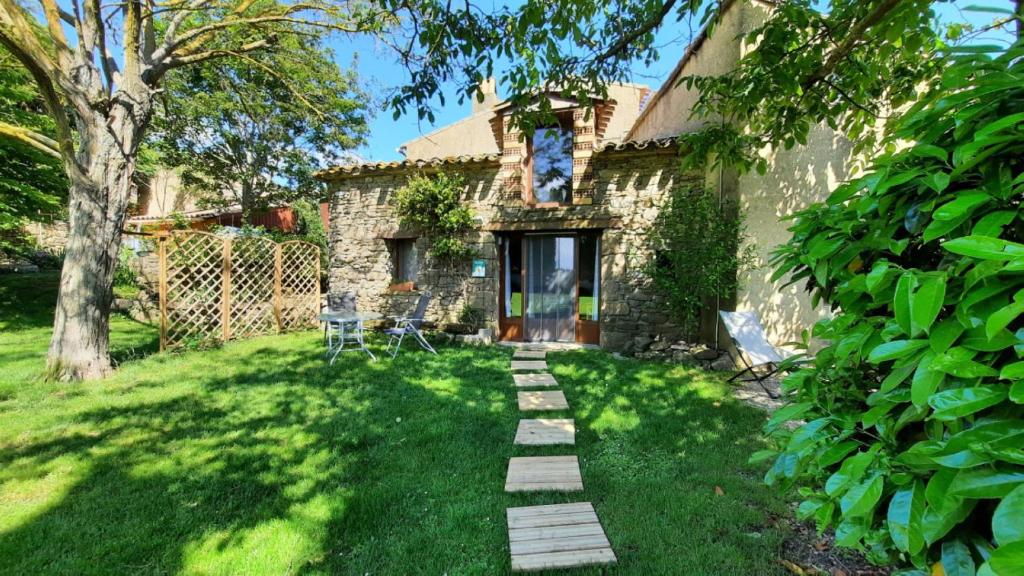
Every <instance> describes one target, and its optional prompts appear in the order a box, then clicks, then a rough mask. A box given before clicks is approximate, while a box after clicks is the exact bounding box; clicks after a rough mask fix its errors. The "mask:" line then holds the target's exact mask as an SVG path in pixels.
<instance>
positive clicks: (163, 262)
mask: <svg viewBox="0 0 1024 576" xmlns="http://www.w3.org/2000/svg"><path fill="white" fill-rule="evenodd" d="M156 246H157V252H156V253H157V267H158V270H157V279H158V280H157V292H158V293H159V295H160V296H159V297H160V351H161V352H163V351H164V350H166V349H167V236H164V235H160V236H158V237H157V244H156Z"/></svg>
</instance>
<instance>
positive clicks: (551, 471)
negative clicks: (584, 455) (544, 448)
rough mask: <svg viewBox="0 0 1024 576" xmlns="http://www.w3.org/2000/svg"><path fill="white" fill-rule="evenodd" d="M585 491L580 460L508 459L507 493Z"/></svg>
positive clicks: (560, 458)
mask: <svg viewBox="0 0 1024 576" xmlns="http://www.w3.org/2000/svg"><path fill="white" fill-rule="evenodd" d="M540 490H554V491H559V492H572V491H576V490H583V476H582V475H580V461H579V458H577V457H575V456H528V457H525V458H522V457H520V458H509V459H508V475H507V476H506V477H505V492H536V491H540Z"/></svg>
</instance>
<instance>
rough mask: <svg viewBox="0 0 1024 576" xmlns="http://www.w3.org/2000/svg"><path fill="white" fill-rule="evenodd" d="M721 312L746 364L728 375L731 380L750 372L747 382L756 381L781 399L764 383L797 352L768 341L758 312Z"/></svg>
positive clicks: (741, 358)
mask: <svg viewBox="0 0 1024 576" xmlns="http://www.w3.org/2000/svg"><path fill="white" fill-rule="evenodd" d="M718 315H719V316H720V317H721V318H722V322H723V323H724V324H725V329H726V331H728V332H729V338H730V339H731V340H732V343H733V346H735V347H736V351H737V352H738V353H739V354H738V356H739V361H740V362H741V363H742V364H743V365H744V366H745V367H744V368H743V370H740V371H739V372H737V373H736V374H734V375H733V376H732V378H729V382H732V381H734V380H736V379H738V378H740V377H741V376H743V375H744V374H749V375H750V377H748V378H744V379H743V381H744V382H757V383H758V384H760V385H761V388H763V389H764V391H765V393H767V394H768V396H769V397H771V398H778V397H779V395H778V394H777V393H775V392H773V391H771V390H769V389H768V387H767V386H766V385H765V380H767V379H769V378H771V377H772V376H774V375H776V374H777V373H779V371H780V370H782V369H784V368H785V367H787V366H788V365H789V364H792V361H788V362H787V359H789V358H792V357H794V356H796V354H795V353H793V352H790V351H788V350H784V349H781V348H776V347H775V346H772V345H771V343H770V342H768V338H767V337H766V336H765V333H764V326H761V321H760V320H758V319H757V314H756V313H754V312H727V311H725V310H719V311H718ZM794 360H795V358H794Z"/></svg>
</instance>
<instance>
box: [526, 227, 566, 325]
mask: <svg viewBox="0 0 1024 576" xmlns="http://www.w3.org/2000/svg"><path fill="white" fill-rule="evenodd" d="M525 240H526V291H527V293H526V338H527V340H531V341H535V342H536V341H547V342H574V341H575V340H576V238H575V237H573V236H555V235H543V236H527V237H526V239H525Z"/></svg>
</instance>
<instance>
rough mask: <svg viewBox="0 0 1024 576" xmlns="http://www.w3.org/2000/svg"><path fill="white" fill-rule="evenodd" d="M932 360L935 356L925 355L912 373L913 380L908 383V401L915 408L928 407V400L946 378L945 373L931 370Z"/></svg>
mask: <svg viewBox="0 0 1024 576" xmlns="http://www.w3.org/2000/svg"><path fill="white" fill-rule="evenodd" d="M934 358H935V355H934V354H933V353H931V352H929V353H928V354H925V355H924V356H923V357H922V358H921V361H920V362H919V363H918V364H917V368H916V370H915V371H914V379H913V380H911V383H910V400H911V402H913V403H914V405H915V406H926V405H928V398H930V397H931V395H932V394H934V393H935V391H936V390H938V388H939V384H941V383H942V381H943V379H945V378H946V374H945V373H943V372H941V371H939V370H933V369H932V367H931V365H932V361H933V360H934Z"/></svg>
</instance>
